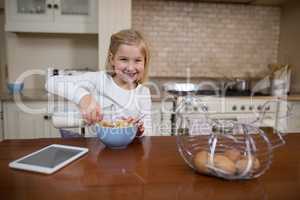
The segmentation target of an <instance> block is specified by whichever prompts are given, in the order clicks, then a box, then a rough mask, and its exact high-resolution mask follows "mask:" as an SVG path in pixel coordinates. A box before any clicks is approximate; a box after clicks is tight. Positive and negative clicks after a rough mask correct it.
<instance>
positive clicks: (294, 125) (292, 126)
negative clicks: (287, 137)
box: [286, 101, 300, 133]
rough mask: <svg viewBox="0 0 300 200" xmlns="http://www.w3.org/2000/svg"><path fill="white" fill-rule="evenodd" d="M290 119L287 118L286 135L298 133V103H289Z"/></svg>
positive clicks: (299, 118) (299, 131)
mask: <svg viewBox="0 0 300 200" xmlns="http://www.w3.org/2000/svg"><path fill="white" fill-rule="evenodd" d="M288 105H289V108H290V111H291V113H290V117H288V118H287V130H286V132H288V133H300V101H292V102H289V104H288Z"/></svg>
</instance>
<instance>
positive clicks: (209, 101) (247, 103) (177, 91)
mask: <svg viewBox="0 0 300 200" xmlns="http://www.w3.org/2000/svg"><path fill="white" fill-rule="evenodd" d="M176 85H177V84H176V83H174V84H173V85H172V86H173V87H165V91H166V92H168V93H169V94H171V95H172V98H171V99H172V100H173V101H172V104H173V106H172V111H168V112H171V119H170V120H171V123H170V124H171V127H170V130H171V134H172V135H174V134H175V129H176V114H175V113H176V110H177V109H178V107H180V106H182V103H183V102H185V101H188V100H189V99H193V100H195V99H196V100H197V101H199V102H200V101H201V102H203V103H205V105H206V109H207V112H208V113H211V114H214V115H215V116H216V117H218V118H222V117H223V118H234V119H236V120H239V121H240V122H242V121H243V122H245V121H247V120H255V119H256V118H257V115H258V114H259V113H264V115H265V116H266V117H265V118H263V119H262V121H257V123H258V124H259V126H269V127H275V124H276V116H277V112H278V111H277V110H278V101H277V100H276V99H272V98H269V99H259V98H252V97H251V91H250V90H245V91H237V90H227V91H225V94H224V92H223V91H221V89H219V88H221V87H222V84H219V85H218V84H216V83H212V82H211V83H210V84H206V85H209V86H210V89H212V88H214V89H215V90H211V91H213V92H212V93H214V95H207V94H204V95H203V94H201V91H202V89H203V88H201V85H196V86H192V85H190V84H188V85H187V86H186V85H184V84H183V83H182V84H181V86H182V87H175V86H176ZM220 85H221V86H220ZM242 85H243V84H242ZM206 89H208V88H205V90H206ZM187 91H188V92H187ZM222 94H224V95H228V96H248V98H245V97H241V98H239V97H225V96H223V95H222ZM169 99H170V98H169ZM194 109H195V110H198V109H199V108H198V107H197V106H195V108H194Z"/></svg>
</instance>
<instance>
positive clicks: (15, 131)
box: [3, 102, 46, 139]
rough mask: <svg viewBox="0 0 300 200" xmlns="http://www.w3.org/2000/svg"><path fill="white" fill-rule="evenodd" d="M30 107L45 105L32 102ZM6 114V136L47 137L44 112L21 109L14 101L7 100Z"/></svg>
mask: <svg viewBox="0 0 300 200" xmlns="http://www.w3.org/2000/svg"><path fill="white" fill-rule="evenodd" d="M27 106H29V107H30V108H32V109H34V108H42V107H43V106H44V105H43V104H39V103H30V104H29V105H27ZM41 106H42V107H41ZM3 114H4V138H5V139H28V138H44V137H46V131H45V121H44V114H45V113H41V114H31V113H28V112H26V111H23V110H22V109H20V108H19V107H18V106H17V105H16V104H15V103H14V102H5V103H4V105H3Z"/></svg>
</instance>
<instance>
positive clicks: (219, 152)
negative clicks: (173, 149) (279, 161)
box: [176, 97, 285, 180]
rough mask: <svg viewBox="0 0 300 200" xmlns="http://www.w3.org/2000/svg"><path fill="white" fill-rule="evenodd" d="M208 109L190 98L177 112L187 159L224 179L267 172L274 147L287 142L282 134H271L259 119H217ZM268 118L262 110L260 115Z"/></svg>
mask: <svg viewBox="0 0 300 200" xmlns="http://www.w3.org/2000/svg"><path fill="white" fill-rule="evenodd" d="M196 107H197V108H199V110H196V109H195V108H196ZM203 108H205V109H203ZM207 110H208V107H207V104H205V103H204V102H203V101H200V100H199V99H197V98H195V97H189V99H184V100H183V102H182V105H181V107H179V109H178V110H177V111H176V114H177V119H178V121H177V124H178V126H177V129H176V135H177V146H178V150H179V152H180V155H181V157H182V158H183V159H184V161H185V162H186V163H187V164H188V165H189V166H190V167H191V168H192V169H193V170H195V171H196V172H199V173H202V174H208V175H212V176H216V177H220V178H224V179H231V180H234V179H251V178H257V177H259V176H261V175H262V174H264V173H265V172H266V170H267V169H268V168H269V167H270V165H271V163H272V153H273V149H274V148H275V147H278V146H281V145H282V144H284V143H285V141H284V139H283V137H282V135H281V133H279V132H275V133H272V136H271V137H270V136H269V135H268V134H267V132H265V131H263V130H262V129H261V128H259V127H257V126H256V125H255V120H254V121H249V122H246V123H242V122H239V121H238V120H235V119H234V118H227V119H224V118H216V117H215V116H214V115H213V114H211V113H208V112H207ZM264 117H265V116H264V114H263V113H260V115H259V118H264ZM274 136H275V137H274Z"/></svg>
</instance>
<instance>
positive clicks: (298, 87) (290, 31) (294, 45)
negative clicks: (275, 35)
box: [279, 0, 300, 93]
mask: <svg viewBox="0 0 300 200" xmlns="http://www.w3.org/2000/svg"><path fill="white" fill-rule="evenodd" d="M280 31H281V34H280V42H279V44H280V45H279V62H280V63H289V64H291V66H292V77H291V92H292V93H299V92H300V79H299V76H300V56H299V52H300V1H298V0H294V1H290V2H289V3H288V4H286V5H285V6H284V7H283V8H282V17H281V27H280Z"/></svg>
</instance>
